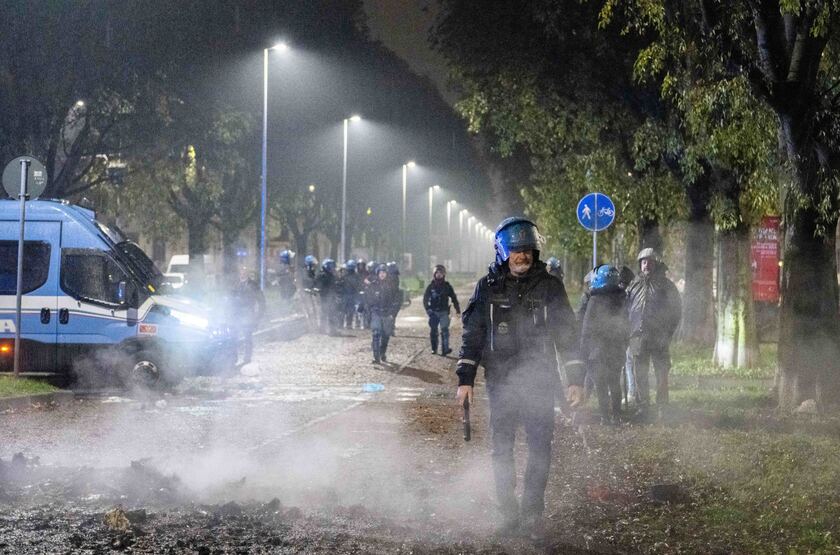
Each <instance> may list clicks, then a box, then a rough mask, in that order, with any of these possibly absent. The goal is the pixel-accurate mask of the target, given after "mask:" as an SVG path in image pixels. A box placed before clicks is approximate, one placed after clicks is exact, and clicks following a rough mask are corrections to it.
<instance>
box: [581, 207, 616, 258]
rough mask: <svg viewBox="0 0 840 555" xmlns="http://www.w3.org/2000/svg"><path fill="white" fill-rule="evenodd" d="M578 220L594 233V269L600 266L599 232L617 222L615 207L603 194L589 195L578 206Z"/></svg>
mask: <svg viewBox="0 0 840 555" xmlns="http://www.w3.org/2000/svg"><path fill="white" fill-rule="evenodd" d="M577 219H578V222H579V223H580V225H582V226H583V228H584V229H586V230H588V231H591V232H592V267H593V268H594V267H595V266H597V265H598V232H599V231H603V230H605V229H607V228H608V227H610V226H611V225H612V223H613V221H615V205H614V204H613V201H612V200H610V197H608V196H607V195H605V194H603V193H589V194H588V195H586V196H584V197H583V198H582V199H580V202H578V205H577Z"/></svg>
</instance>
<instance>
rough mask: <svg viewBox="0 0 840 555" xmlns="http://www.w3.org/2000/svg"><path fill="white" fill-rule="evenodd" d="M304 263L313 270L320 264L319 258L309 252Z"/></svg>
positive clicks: (308, 268)
mask: <svg viewBox="0 0 840 555" xmlns="http://www.w3.org/2000/svg"><path fill="white" fill-rule="evenodd" d="M303 265H304V266H306V269H307V270H312V269H314V268H315V267H317V266H318V259H317V258H315V257H314V256H312V255H311V254H307V255H306V258H304V259H303Z"/></svg>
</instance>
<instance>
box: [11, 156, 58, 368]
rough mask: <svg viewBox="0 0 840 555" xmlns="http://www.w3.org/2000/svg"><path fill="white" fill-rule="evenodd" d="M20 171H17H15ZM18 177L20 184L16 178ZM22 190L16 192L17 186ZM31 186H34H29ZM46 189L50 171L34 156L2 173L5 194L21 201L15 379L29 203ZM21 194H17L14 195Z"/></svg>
mask: <svg viewBox="0 0 840 555" xmlns="http://www.w3.org/2000/svg"><path fill="white" fill-rule="evenodd" d="M15 170H18V171H15ZM16 175H18V176H19V177H20V181H18V180H17V179H15V177H16ZM18 183H19V185H20V188H19V189H17V190H16V185H18ZM30 183H31V184H32V186H31V187H30V186H29V185H30ZM46 186H47V171H46V170H45V169H44V165H43V164H41V163H40V162H39V161H38V160H35V159H34V158H32V157H31V156H20V157H18V158H15V159H14V160H12V161H11V162H9V163H8V164H7V165H6V168H5V169H4V170H3V188H4V189H5V190H6V193H7V194H8V195H9V196H10V197H12V198H14V197H15V196H18V198H19V199H20V234H19V235H18V254H17V288H16V298H15V352H14V376H15V377H16V378H17V377H18V376H19V375H20V334H21V329H22V328H23V325H22V321H21V312H22V311H21V304H22V300H23V245H24V241H23V239H24V231H25V224H26V200H27V198H29V197H30V196H32V197H33V198H38V196H39V195H40V194H41V193H43V192H44V189H45V188H46ZM16 192H17V193H18V194H17V195H15V193H16Z"/></svg>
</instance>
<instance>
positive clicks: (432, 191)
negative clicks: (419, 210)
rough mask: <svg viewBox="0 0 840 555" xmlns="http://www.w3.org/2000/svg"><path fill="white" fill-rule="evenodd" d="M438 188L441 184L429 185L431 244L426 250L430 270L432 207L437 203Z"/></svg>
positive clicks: (430, 240)
mask: <svg viewBox="0 0 840 555" xmlns="http://www.w3.org/2000/svg"><path fill="white" fill-rule="evenodd" d="M438 189H440V185H432V186H431V187H429V244H428V248H427V251H426V254H427V259H426V260H427V263H426V265H427V266H428V267H429V271H431V269H432V207H433V206H434V203H435V191H437V190H438Z"/></svg>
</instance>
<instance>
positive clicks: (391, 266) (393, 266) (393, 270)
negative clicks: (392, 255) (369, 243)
mask: <svg viewBox="0 0 840 555" xmlns="http://www.w3.org/2000/svg"><path fill="white" fill-rule="evenodd" d="M385 268H386V271H387V272H388V275H389V276H398V275H400V267H399V266H397V263H396V262H394V261H393V260H392V261H391V262H388V264H386V265H385Z"/></svg>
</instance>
